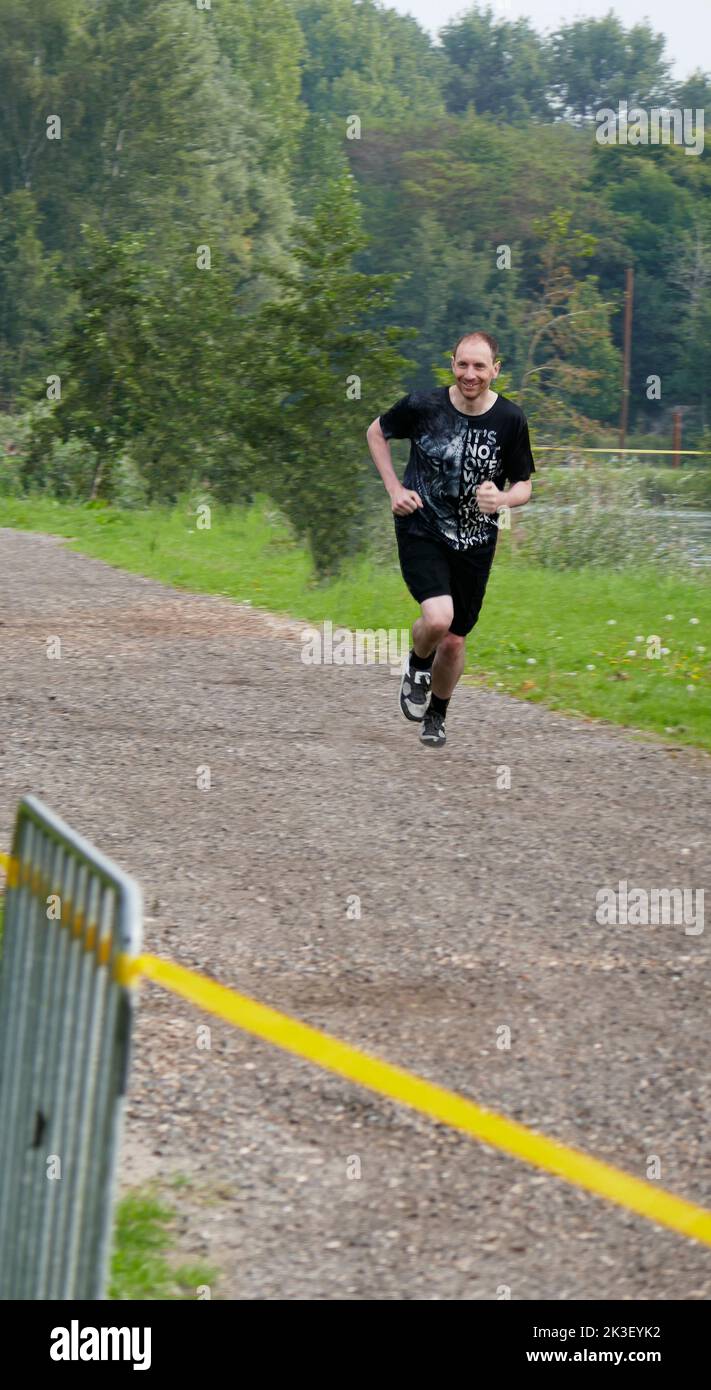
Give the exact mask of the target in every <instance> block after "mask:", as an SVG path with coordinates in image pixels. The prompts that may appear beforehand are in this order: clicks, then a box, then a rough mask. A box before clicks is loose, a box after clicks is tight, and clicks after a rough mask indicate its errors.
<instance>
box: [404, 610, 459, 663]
mask: <svg viewBox="0 0 711 1390" xmlns="http://www.w3.org/2000/svg"><path fill="white" fill-rule="evenodd" d="M421 607H422V616H421V617H420V618H417V619H416V620H415V622H414V623H413V625H412V646H413V649H414V651H415V652H416V653H417V655H418V656H422V657H425V656H429V655H430V652H433V651H434V649H435V647H437V646H439V643H440V642H441V641H443V639H444V638H445V637H446V636H447V633H448V632H449V626H450V623H451V621H452V618H453V617H454V604H453V603H452V600H451V598H450V597H449V594H441V595H438V596H437V598H426V599H424V600H423V602H422V605H421ZM436 660H437V658H436V657H435V661H436Z"/></svg>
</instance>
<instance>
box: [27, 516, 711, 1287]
mask: <svg viewBox="0 0 711 1390" xmlns="http://www.w3.org/2000/svg"><path fill="white" fill-rule="evenodd" d="M0 555H1V557H2V558H1V560H0V575H1V580H2V604H1V607H0V619H1V625H0V638H1V639H2V652H3V665H2V683H1V686H0V691H1V695H2V711H3V722H2V733H1V734H0V773H1V787H2V791H1V794H0V818H1V824H0V845H1V846H2V847H3V848H4V847H7V846H8V845H9V840H10V833H11V827H12V823H13V819H14V813H15V807H16V803H17V799H18V797H19V796H21V795H22V794H23V793H25V792H33V793H35V794H36V795H38V796H40V797H42V798H43V799H44V800H45V801H46V802H47V803H48V804H49V805H50V806H51V807H52V808H53V809H54V810H56V811H57V812H58V813H59V814H60V815H61V816H62V817H64V818H65V819H66V820H68V821H70V822H71V823H72V824H73V825H75V826H76V828H77V829H78V830H79V831H80V832H81V833H83V834H84V835H86V836H87V837H88V838H89V839H91V840H93V841H94V842H95V843H96V844H97V845H98V846H100V847H101V848H102V849H103V850H104V851H105V852H106V853H107V854H109V855H111V856H112V857H113V858H114V859H116V860H117V861H118V862H119V863H120V864H121V865H123V866H124V867H125V868H126V869H127V870H129V871H130V872H131V873H133V874H134V875H135V877H136V878H137V879H138V880H139V881H140V883H141V884H142V887H143V891H144V897H145V911H146V925H145V942H146V948H147V949H148V950H151V951H154V952H156V953H157V954H159V955H165V956H169V957H171V958H172V959H174V960H177V961H180V962H181V963H183V964H185V965H188V966H192V967H195V968H197V969H200V970H203V971H205V972H207V973H208V974H210V975H212V976H214V977H215V978H216V979H219V980H221V981H222V982H223V983H225V984H227V985H232V986H234V987H235V988H238V989H239V990H240V991H242V992H243V993H246V994H252V995H254V996H256V997H257V998H259V999H261V1000H263V1001H264V1002H266V1003H270V1004H272V1005H274V1006H275V1007H277V1008H280V1009H283V1010H285V1011H287V1012H289V1013H292V1014H295V1015H296V1016H298V1017H299V1018H302V1019H304V1020H305V1021H307V1022H309V1023H311V1024H313V1025H314V1026H316V1027H319V1028H323V1029H326V1030H327V1031H329V1032H333V1033H336V1034H338V1035H339V1036H341V1037H343V1038H345V1039H347V1040H348V1041H350V1042H352V1043H354V1044H356V1045H358V1046H361V1047H363V1048H364V1049H366V1050H369V1051H372V1052H374V1053H376V1054H379V1055H380V1056H382V1057H384V1058H386V1059H388V1060H389V1061H392V1062H394V1063H396V1064H399V1065H402V1066H405V1067H408V1068H410V1069H413V1070H415V1071H417V1072H418V1073H420V1074H421V1075H423V1076H426V1077H428V1078H430V1079H432V1080H436V1081H438V1082H439V1083H440V1084H442V1085H445V1086H448V1087H451V1088H452V1089H454V1090H457V1091H460V1092H462V1093H464V1094H466V1095H469V1096H471V1097H472V1098H473V1099H475V1100H476V1101H478V1102H479V1103H481V1104H483V1105H485V1106H489V1107H491V1108H493V1109H496V1110H499V1111H502V1112H503V1113H505V1114H507V1115H509V1116H511V1117H513V1118H516V1119H518V1120H520V1121H522V1122H523V1123H525V1124H528V1125H530V1126H531V1127H533V1128H537V1129H540V1130H542V1131H544V1132H546V1133H548V1134H550V1135H552V1136H554V1137H557V1138H559V1139H561V1140H562V1141H564V1142H567V1143H569V1144H573V1145H575V1146H577V1147H580V1148H582V1149H584V1150H586V1151H587V1152H590V1153H593V1154H595V1155H597V1156H599V1157H601V1158H604V1159H606V1160H608V1161H609V1162H611V1163H613V1164H616V1165H619V1166H620V1167H623V1168H625V1169H627V1170H629V1171H630V1172H632V1173H635V1174H637V1175H638V1176H640V1177H644V1176H645V1174H646V1166H647V1161H648V1157H649V1156H650V1155H652V1154H655V1155H658V1156H659V1159H660V1162H661V1183H662V1184H663V1185H664V1186H665V1187H667V1188H669V1189H671V1190H673V1191H675V1192H678V1193H680V1194H682V1195H684V1196H687V1197H689V1198H690V1199H691V1200H694V1201H696V1202H699V1203H701V1204H702V1205H711V1165H710V1164H709V1156H708V1139H707V1127H708V1117H709V1096H710V1092H711V1087H710V1084H709V1076H708V1065H707V1057H708V1035H709V1024H708V1019H709V1003H710V1002H711V1001H710V1000H709V975H708V959H709V927H708V925H707V927H706V929H705V931H704V932H703V934H702V935H700V936H688V935H685V933H684V930H683V927H680V926H657V927H653V926H648V927H631V926H627V927H619V926H617V927H601V926H599V925H598V924H597V922H596V920H595V907H596V893H597V890H598V889H599V888H600V887H602V886H604V885H609V886H611V887H616V885H617V883H618V881H619V880H620V879H627V880H628V881H629V883H630V885H636V886H639V887H647V888H650V887H652V886H656V887H668V888H671V887H684V886H689V887H692V888H697V889H698V888H701V887H708V880H709V872H708V871H709V860H710V858H711V851H710V848H709V844H710V837H709V833H708V828H709V820H710V813H711V782H710V778H709V768H710V767H711V763H710V762H709V759H708V757H707V756H706V755H704V754H701V753H696V752H694V751H693V750H691V751H689V750H674V749H670V748H667V747H665V746H664V745H662V744H660V743H656V742H654V741H651V740H646V741H643V740H641V739H636V738H634V737H633V736H632V735H630V734H625V733H623V732H621V731H617V730H616V729H614V728H612V727H610V728H607V727H603V726H600V725H595V724H593V723H586V722H581V721H580V720H573V719H567V718H564V717H561V716H560V715H557V714H555V713H553V712H550V711H547V710H545V709H542V708H541V707H539V706H534V705H532V704H526V703H523V702H519V701H516V700H513V699H511V698H510V697H508V696H506V695H501V694H497V693H496V692H494V691H489V690H484V689H478V688H460V690H459V691H458V692H457V694H456V696H455V698H454V700H453V702H452V707H451V711H450V718H449V721H448V727H449V736H450V742H449V744H448V745H447V747H446V748H445V749H444V750H441V751H433V750H424V749H420V748H419V747H418V745H417V731H416V729H415V728H414V727H410V726H408V725H406V724H405V721H404V720H402V719H401V718H400V716H399V715H398V713H397V711H396V698H397V681H396V680H395V679H394V678H393V676H392V675H391V674H390V673H389V671H388V669H387V668H386V667H379V666H370V667H315V666H305V665H304V664H303V663H302V661H301V659H300V653H301V642H300V639H299V635H298V633H299V626H298V624H290V623H289V622H288V621H286V620H285V621H284V622H281V621H280V620H278V619H271V618H269V617H268V616H267V615H265V614H262V613H259V612H256V611H252V610H251V609H250V608H249V607H246V606H241V605H238V604H234V603H231V602H229V601H228V600H225V599H219V598H212V597H209V596H204V595H194V594H189V593H184V592H182V591H179V590H175V589H171V588H169V587H167V586H165V585H162V584H159V583H157V582H155V581H153V580H149V579H143V578H139V577H136V576H134V575H129V574H126V573H124V572H122V571H118V570H114V569H112V568H111V567H110V566H108V565H106V564H104V563H103V562H101V561H97V560H93V559H89V558H87V557H85V556H81V555H79V554H77V553H74V552H72V551H71V550H69V549H68V548H67V547H66V545H65V544H64V543H63V542H62V541H60V540H59V539H56V538H52V537H49V536H44V535H39V534H28V533H22V532H18V531H14V530H7V529H5V530H0ZM494 582H495V581H494ZM50 635H58V636H59V637H60V638H61V641H62V659H61V660H60V661H48V659H47V656H46V654H45V653H46V642H47V638H48V637H49V636H50ZM205 764H207V765H209V767H210V771H211V788H210V790H199V789H198V787H197V784H196V783H197V770H198V768H199V767H201V766H204V765H205ZM501 764H507V765H508V766H509V767H510V769H511V782H512V785H511V787H510V789H509V790H498V789H497V769H498V768H499V767H500V765H501ZM354 894H356V895H358V896H359V898H360V900H361V916H360V920H351V919H350V918H349V917H348V915H347V907H348V899H349V896H350V895H354ZM707 896H708V895H707ZM206 1022H207V1023H209V1024H210V1026H211V1028H212V1046H211V1048H210V1050H209V1051H205V1050H201V1049H200V1048H199V1047H198V1046H197V1028H198V1026H200V1025H204V1024H205V1023H206ZM501 1025H506V1026H508V1027H509V1028H510V1029H511V1046H510V1049H509V1050H508V1051H500V1050H499V1049H498V1048H497V1028H499V1027H500V1026H501ZM355 1160H357V1162H356V1161H355ZM358 1168H359V1169H360V1177H353V1176H349V1173H353V1172H357V1171H358ZM176 1174H177V1175H182V1176H184V1177H185V1178H186V1179H187V1181H186V1183H185V1185H184V1186H182V1187H181V1188H180V1189H179V1191H178V1190H177V1189H176V1191H175V1193H174V1201H175V1202H176V1203H177V1204H179V1206H180V1212H181V1216H180V1221H179V1227H180V1249H181V1252H182V1254H183V1255H184V1256H185V1255H187V1256H189V1257H190V1258H192V1259H195V1258H198V1259H200V1260H202V1261H204V1262H206V1263H208V1264H213V1265H215V1266H217V1267H218V1269H219V1279H218V1281H217V1282H216V1284H215V1289H214V1296H216V1297H226V1298H262V1299H264V1298H266V1299H276V1298H287V1299H299V1298H308V1299H328V1300H331V1299H349V1298H356V1299H376V1298H377V1299H428V1300H429V1299H496V1298H497V1297H499V1296H501V1286H502V1285H503V1286H506V1287H507V1288H508V1289H510V1292H511V1297H512V1298H515V1299H537V1298H544V1299H576V1298H592V1299H608V1298H623V1299H702V1298H708V1297H709V1296H710V1295H711V1252H710V1251H709V1250H708V1249H705V1248H704V1247H702V1246H699V1245H697V1244H695V1243H693V1242H691V1241H688V1240H686V1239H684V1238H683V1237H681V1236H677V1235H675V1234H674V1233H672V1232H670V1231H666V1230H663V1229H661V1228H658V1227H654V1226H652V1225H651V1224H650V1223H649V1222H647V1221H645V1220H643V1219H642V1218H640V1217H636V1216H633V1215H631V1214H628V1213H626V1212H623V1211H621V1210H619V1209H617V1208H615V1207H613V1206H612V1205H610V1204H608V1203H606V1202H604V1201H602V1200H601V1199H598V1198H596V1197H594V1196H592V1195H588V1194H585V1193H580V1192H578V1191H576V1190H574V1189H572V1188H570V1187H568V1186H567V1185H566V1184H565V1183H563V1182H561V1181H559V1180H557V1179H555V1178H552V1177H548V1176H546V1175H544V1174H540V1173H538V1172H537V1171H536V1170H534V1169H531V1168H529V1167H527V1166H526V1165H524V1164H522V1163H519V1162H517V1161H516V1160H514V1159H510V1158H507V1157H504V1156H502V1155H500V1154H499V1153H497V1152H495V1151H493V1150H491V1149H489V1148H487V1147H485V1146H482V1145H480V1144H477V1143H474V1142H473V1141H471V1140H468V1139H466V1138H465V1137H464V1136H461V1135H459V1134H457V1133H454V1132H451V1131H449V1130H446V1129H445V1128H443V1127H440V1126H437V1125H434V1124H432V1123H430V1122H429V1121H428V1120H426V1119H425V1118H424V1117H418V1116H415V1115H412V1114H411V1113H410V1112H408V1111H406V1110H404V1109H401V1108H400V1107H398V1106H396V1105H395V1104H393V1103H390V1102H388V1101H385V1100H380V1099H379V1098H378V1097H377V1096H374V1095H372V1094H370V1093H369V1092H366V1091H364V1090H362V1089H360V1088H358V1087H355V1086H352V1085H350V1084H348V1083H346V1082H345V1081H343V1082H342V1081H340V1080H339V1079H338V1078H336V1077H333V1076H330V1075H328V1074H326V1073H323V1072H320V1071H318V1070H317V1069H316V1068H314V1067H313V1066H311V1065H309V1064H308V1063H306V1062H301V1061H298V1060H296V1059H292V1058H291V1057H289V1056H288V1055H286V1054H285V1053H281V1052H279V1051H277V1050H276V1049H274V1048H272V1047H270V1046H268V1045H267V1044H263V1043H260V1042H257V1041H255V1040H252V1039H250V1038H248V1037H246V1036H243V1035H242V1034H240V1033H238V1032H236V1031H233V1030H232V1029H230V1028H228V1027H227V1026H226V1025H225V1026H223V1025H221V1024H220V1023H219V1022H217V1021H216V1020H210V1019H207V1018H206V1017H205V1016H204V1015H200V1014H198V1013H197V1012H196V1011H195V1010H193V1009H192V1008H190V1007H189V1006H188V1005H183V1003H182V1002H181V1001H180V1000H178V999H175V998H173V997H172V996H170V995H168V994H166V993H164V992H163V991H161V990H159V989H158V988H157V987H155V986H152V985H150V984H144V985H143V986H142V989H141V1007H140V1010H139V1024H138V1028H137V1033H136V1040H135V1054H134V1063H133V1071H132V1083H131V1091H130V1096H129V1106H128V1113H127V1126H126V1142H125V1147H124V1160H123V1175H122V1176H123V1181H124V1183H127V1184H131V1183H135V1182H137V1181H138V1180H140V1179H142V1178H144V1177H145V1176H147V1175H155V1176H156V1177H157V1178H159V1179H160V1181H161V1182H162V1183H163V1184H167V1183H168V1182H169V1180H170V1178H171V1175H176Z"/></svg>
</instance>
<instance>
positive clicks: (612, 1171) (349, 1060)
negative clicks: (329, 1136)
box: [0, 852, 711, 1245]
mask: <svg viewBox="0 0 711 1390" xmlns="http://www.w3.org/2000/svg"><path fill="white" fill-rule="evenodd" d="M13 863H14V861H13V860H12V858H11V856H10V855H8V854H3V853H2V852H0V865H2V867H3V868H4V869H5V871H6V873H8V876H10V873H11V870H12V868H13ZM141 975H144V976H145V977H146V978H147V979H149V980H153V981H154V982H155V983H156V984H158V985H162V986H163V988H164V989H168V990H171V991H172V992H173V993H174V994H179V995H181V996H182V997H183V998H184V999H188V1000H189V1001H190V1003H191V1004H196V1005H197V1007H198V1008H200V1009H204V1010H205V1011H206V1012H207V1013H211V1014H214V1015H215V1016H216V1017H217V1018H221V1019H224V1020H225V1022H227V1023H231V1024H232V1025H233V1026H234V1027H237V1028H242V1029H243V1030H244V1031H245V1032H247V1033H251V1034H253V1035H254V1036H255V1037H258V1038H262V1039H264V1041H265V1042H270V1043H274V1044H275V1046H277V1047H281V1048H283V1049H284V1051H286V1052H291V1053H293V1054H294V1055H295V1056H297V1057H304V1058H305V1059H306V1060H307V1061H309V1062H314V1063H315V1064H316V1066H319V1067H322V1068H324V1070H326V1071H332V1072H335V1073H336V1075H338V1076H344V1077H346V1079H347V1080H348V1081H354V1082H356V1084H358V1085H360V1086H365V1087H367V1088H368V1090H371V1091H376V1092H377V1093H378V1094H379V1095H382V1096H386V1097H387V1098H388V1099H390V1100H395V1101H398V1102H399V1103H400V1104H401V1105H406V1106H408V1107H409V1108H410V1109H411V1110H417V1111H419V1112H420V1114H422V1115H427V1116H428V1117H429V1119H431V1120H437V1121H439V1122H440V1123H441V1124H445V1125H449V1126H450V1127H451V1128H453V1129H460V1130H462V1131H463V1132H464V1133H465V1134H469V1135H470V1136H471V1137H472V1138H473V1139H479V1140H481V1141H482V1142H483V1143H485V1144H490V1145H492V1147H493V1148H496V1149H500V1150H501V1151H502V1152H503V1153H507V1154H510V1155H511V1156H512V1157H513V1158H518V1159H521V1160H522V1161H523V1162H524V1163H530V1164H532V1165H533V1166H534V1167H536V1168H542V1169H544V1171H546V1172H548V1173H552V1174H553V1175H554V1176H555V1177H557V1178H561V1179H562V1180H563V1181H564V1182H567V1183H570V1184H571V1185H572V1186H573V1187H582V1188H584V1189H585V1190H586V1191H588V1192H592V1193H594V1195H595V1196H597V1197H604V1198H606V1199H607V1201H610V1202H613V1203H615V1205H616V1206H619V1207H624V1208H626V1210H627V1211H633V1212H636V1213H637V1215H639V1216H644V1217H646V1218H647V1220H649V1221H653V1222H654V1223H655V1224H657V1225H659V1226H668V1227H669V1229H670V1230H672V1231H676V1232H677V1233H678V1234H679V1235H683V1236H688V1237H690V1238H691V1239H692V1240H698V1241H701V1242H702V1243H703V1244H704V1245H711V1212H709V1211H706V1210H705V1209H704V1208H703V1207H698V1206H695V1204H694V1203H693V1202H687V1201H686V1200H685V1199H684V1198H683V1197H676V1196H675V1195H674V1193H672V1192H667V1191H666V1190H665V1189H664V1188H658V1187H653V1186H652V1185H651V1183H648V1182H643V1181H642V1180H641V1178H634V1177H632V1176H631V1175H630V1174H629V1173H624V1172H623V1171H622V1170H621V1169H619V1168H613V1167H612V1166H611V1165H610V1164H608V1163H603V1162H602V1161H601V1160H600V1159H597V1158H590V1157H589V1156H588V1155H587V1154H584V1153H582V1152H581V1151H580V1150H579V1149H571V1148H568V1147H567V1145H565V1144H559V1143H558V1142H557V1141H556V1140H554V1139H547V1138H546V1137H545V1135H542V1134H536V1133H535V1132H534V1131H533V1130H530V1129H527V1128H526V1126H525V1125H520V1124H518V1123H517V1122H516V1121H515V1120H507V1119H506V1117H505V1116H504V1115H498V1114H497V1113H496V1112H495V1111H493V1110H483V1109H482V1108H481V1107H480V1106H478V1105H475V1103H474V1101H471V1100H466V1099H465V1098H464V1096H458V1095H456V1093H455V1092H454V1091H447V1090H445V1089H444V1088H443V1087H442V1086H436V1085H434V1084H433V1083H432V1082H430V1081H425V1080H424V1079H423V1078H422V1077H420V1076H415V1075H414V1074H413V1073H412V1072H407V1071H404V1070H402V1068H400V1067H394V1066H391V1065H390V1063H389V1062H382V1061H380V1059H379V1058H377V1057H370V1056H368V1054H367V1053H365V1052H360V1051H359V1049H358V1048H355V1047H350V1046H349V1044H348V1043H344V1042H341V1041H340V1039H339V1038H334V1037H332V1036H331V1035H330V1034H328V1033H321V1032H319V1030H318V1029H317V1028H310V1027H309V1026H308V1024H306V1023H300V1022H299V1020H298V1019H295V1018H291V1017H289V1015H288V1014H282V1013H279V1012H278V1011H277V1010H276V1009H270V1008H269V1007H268V1006H267V1005H265V1004H260V1003H258V1001H257V1000H256V999H250V998H248V997H247V996H246V995H243V994H238V993H237V991H236V990H233V989H227V988H226V987H225V986H224V985H219V984H216V983H215V981H214V980H208V979H206V978H205V977H204V976H202V975H198V974H196V972H195V971H193V970H186V969H185V968H184V967H183V966H181V965H174V964H173V963H172V962H171V961H166V960H160V959H159V958H158V957H157V956H149V955H144V956H136V957H128V956H125V955H118V956H117V957H116V960H115V961H114V976H115V978H116V979H117V980H118V981H119V983H121V984H124V985H128V986H130V985H133V984H135V983H136V981H137V980H138V979H139V978H140V976H141Z"/></svg>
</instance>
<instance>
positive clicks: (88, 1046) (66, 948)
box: [0, 796, 142, 1299]
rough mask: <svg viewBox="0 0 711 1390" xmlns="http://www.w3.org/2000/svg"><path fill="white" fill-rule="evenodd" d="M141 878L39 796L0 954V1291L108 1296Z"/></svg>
mask: <svg viewBox="0 0 711 1390" xmlns="http://www.w3.org/2000/svg"><path fill="white" fill-rule="evenodd" d="M141 930H142V929H141V895H140V889H139V888H138V885H137V884H136V883H135V882H134V881H133V879H131V878H129V876H128V875H127V874H125V873H124V872H123V871H122V870H121V869H119V868H118V867H117V866H116V865H115V864H113V863H112V862H111V861H110V860H109V859H107V858H105V856H104V855H102V854H101V853H100V852H99V851H98V850H96V849H95V848H94V846H93V845H91V844H90V843H89V842H88V841H87V840H84V839H83V838H82V836H80V835H78V834H77V833H76V831H74V830H73V829H72V828H71V827H70V826H68V825H66V824H65V822H64V821H62V820H60V819H59V817H58V816H55V815H54V813H53V812H52V811H50V810H49V809H48V807H46V806H45V805H43V803H42V802H41V801H39V800H38V799H37V798H36V797H33V796H27V797H24V798H23V799H22V800H21V802H20V804H19V806H18V811H17V820H16V824H15V830H14V836H13V843H12V854H11V857H10V864H9V869H8V876H7V892H6V898H5V928H4V939H3V949H2V963H1V965H0V1298H3V1299H96V1298H102V1297H103V1296H104V1286H105V1281H106V1276H107V1266H108V1255H109V1238H110V1231H111V1219H112V1194H113V1181H114V1174H115V1168H116V1161H117V1152H118V1144H119V1138H120V1129H121V1121H122V1110H123V1095H124V1091H125V1082H126V1076H127V1069H128V1057H129V1044H130V1035H131V1026H132V1018H133V990H132V988H131V987H130V986H129V985H128V984H127V983H126V974H125V971H124V972H122V971H121V970H120V969H119V968H118V965H119V957H120V960H121V964H123V963H125V960H126V958H127V957H128V958H129V959H131V958H133V957H136V956H137V955H138V952H139V951H140V948H141Z"/></svg>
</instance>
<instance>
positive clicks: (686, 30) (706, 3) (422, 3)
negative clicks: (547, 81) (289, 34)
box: [385, 0, 711, 80]
mask: <svg viewBox="0 0 711 1390" xmlns="http://www.w3.org/2000/svg"><path fill="white" fill-rule="evenodd" d="M385 7H386V8H388V9H393V10H398V11H399V13H400V14H410V15H413V16H414V18H415V19H416V20H417V21H418V23H419V24H420V25H421V26H422V28H423V29H427V30H428V31H429V32H430V33H431V34H432V35H433V36H434V35H435V34H436V32H437V30H438V29H440V28H441V27H442V25H444V24H446V23H448V21H449V20H451V19H454V18H455V17H456V16H457V15H461V14H464V13H466V11H467V10H469V9H471V8H472V6H471V5H470V4H467V3H466V0H464V3H463V2H462V0H385ZM480 7H481V8H486V0H482V4H481V6H480ZM490 7H491V9H492V10H493V11H494V13H495V15H496V16H497V17H498V16H500V17H501V18H502V19H508V20H512V19H529V20H530V21H531V24H532V25H533V28H534V29H537V30H538V32H539V33H541V34H543V33H546V32H547V31H549V30H551V29H556V28H557V27H558V25H559V24H561V23H569V22H570V21H571V20H573V19H581V18H588V19H591V18H592V19H599V18H601V16H602V15H604V14H607V13H608V11H609V10H613V11H614V13H615V14H616V15H617V16H618V18H619V19H620V20H621V21H622V23H623V24H624V26H625V28H626V29H629V28H630V26H631V25H632V24H637V23H639V21H640V20H643V19H648V20H649V21H650V24H651V26H652V28H653V29H654V31H655V33H662V34H664V35H665V37H666V40H667V46H666V56H667V58H668V59H669V61H670V62H671V64H672V70H673V73H674V76H675V77H676V78H677V80H679V79H683V78H685V77H688V76H689V74H690V73H691V72H693V70H694V69H695V68H701V69H702V70H703V71H704V72H711V0H671V3H670V0H598V3H595V0H578V3H576V0H573V4H572V6H569V5H566V4H565V3H564V0H490Z"/></svg>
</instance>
